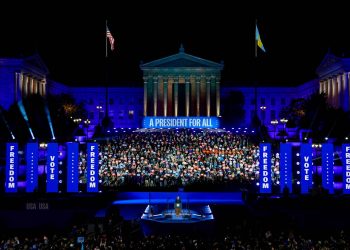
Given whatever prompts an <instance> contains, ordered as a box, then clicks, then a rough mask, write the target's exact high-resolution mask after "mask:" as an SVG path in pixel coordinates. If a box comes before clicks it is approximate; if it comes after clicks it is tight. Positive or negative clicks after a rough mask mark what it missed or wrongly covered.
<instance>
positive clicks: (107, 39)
mask: <svg viewBox="0 0 350 250" xmlns="http://www.w3.org/2000/svg"><path fill="white" fill-rule="evenodd" d="M107 27H108V26H107V19H106V58H107V57H108V48H107V46H108V41H107V40H108V38H107Z"/></svg>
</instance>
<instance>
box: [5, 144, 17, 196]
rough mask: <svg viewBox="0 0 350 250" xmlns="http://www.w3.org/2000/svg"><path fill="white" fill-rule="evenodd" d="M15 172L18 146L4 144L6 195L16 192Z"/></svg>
mask: <svg viewBox="0 0 350 250" xmlns="http://www.w3.org/2000/svg"><path fill="white" fill-rule="evenodd" d="M17 171H18V144H17V143H12V142H11V143H7V144H6V181H5V191H6V192H7V193H14V192H17Z"/></svg>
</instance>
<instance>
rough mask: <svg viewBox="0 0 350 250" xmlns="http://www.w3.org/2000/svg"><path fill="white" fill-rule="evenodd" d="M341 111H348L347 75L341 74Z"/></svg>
mask: <svg viewBox="0 0 350 250" xmlns="http://www.w3.org/2000/svg"><path fill="white" fill-rule="evenodd" d="M343 109H344V111H349V110H350V104H349V73H348V72H345V73H344V74H343Z"/></svg>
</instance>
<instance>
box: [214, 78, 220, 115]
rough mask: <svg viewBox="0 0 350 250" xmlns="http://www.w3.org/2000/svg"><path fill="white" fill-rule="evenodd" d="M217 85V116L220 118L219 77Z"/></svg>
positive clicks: (216, 79)
mask: <svg viewBox="0 0 350 250" xmlns="http://www.w3.org/2000/svg"><path fill="white" fill-rule="evenodd" d="M215 83H216V98H215V100H216V116H217V117H219V116H220V80H219V79H218V77H215Z"/></svg>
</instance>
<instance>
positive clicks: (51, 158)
mask: <svg viewBox="0 0 350 250" xmlns="http://www.w3.org/2000/svg"><path fill="white" fill-rule="evenodd" d="M46 192H48V193H57V192H58V144H57V143H48V144H47V159H46Z"/></svg>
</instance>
